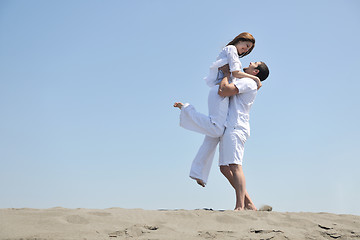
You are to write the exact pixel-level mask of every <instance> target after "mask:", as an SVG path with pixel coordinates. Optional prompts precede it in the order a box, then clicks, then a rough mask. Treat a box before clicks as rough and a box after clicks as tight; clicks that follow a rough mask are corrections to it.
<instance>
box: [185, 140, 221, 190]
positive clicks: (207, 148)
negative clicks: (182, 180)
mask: <svg viewBox="0 0 360 240" xmlns="http://www.w3.org/2000/svg"><path fill="white" fill-rule="evenodd" d="M219 141H220V139H219V138H212V137H209V136H205V138H204V141H203V144H202V145H201V147H200V148H199V151H198V153H197V154H196V156H195V158H194V160H193V162H192V165H191V170H190V177H191V178H192V179H195V180H196V181H197V183H198V184H199V185H201V186H203V187H205V184H206V183H207V180H208V177H209V174H210V169H211V165H212V162H213V159H214V154H215V150H216V146H217V144H218V143H219Z"/></svg>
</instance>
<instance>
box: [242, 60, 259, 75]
mask: <svg viewBox="0 0 360 240" xmlns="http://www.w3.org/2000/svg"><path fill="white" fill-rule="evenodd" d="M260 64H261V62H251V63H250V64H249V66H248V67H247V68H244V72H246V73H247V74H251V75H254V76H256V74H258V73H259V70H258V69H256V68H257V67H258V66H259V65H260Z"/></svg>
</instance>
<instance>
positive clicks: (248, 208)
mask: <svg viewBox="0 0 360 240" xmlns="http://www.w3.org/2000/svg"><path fill="white" fill-rule="evenodd" d="M245 210H252V211H257V208H256V207H255V206H254V205H253V204H250V203H249V204H248V205H247V206H246V207H245Z"/></svg>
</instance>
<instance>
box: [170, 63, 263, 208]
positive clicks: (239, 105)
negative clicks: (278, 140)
mask: <svg viewBox="0 0 360 240" xmlns="http://www.w3.org/2000/svg"><path fill="white" fill-rule="evenodd" d="M221 70H222V71H223V72H224V74H225V77H224V79H223V80H222V81H221V83H220V86H219V88H218V94H219V95H220V96H221V97H224V98H225V97H230V99H229V108H228V114H227V118H226V121H225V124H224V126H225V127H226V129H225V132H224V134H223V135H222V136H221V137H220V138H217V137H214V136H212V137H210V136H206V137H205V140H204V143H203V145H202V146H201V147H200V149H199V152H198V154H197V156H196V157H195V159H194V161H193V164H192V169H191V172H190V177H192V178H194V179H195V180H197V182H198V183H199V184H200V185H202V186H205V182H204V180H205V181H206V180H207V176H208V174H209V172H210V167H211V162H212V159H213V156H214V152H215V149H216V145H217V144H218V142H219V141H220V147H219V150H220V151H219V166H220V170H221V172H222V174H223V175H224V176H225V177H226V178H227V179H228V181H229V182H230V184H231V185H232V186H233V188H234V189H235V194H236V205H235V210H243V209H252V210H256V207H255V205H254V204H253V202H252V201H251V199H250V197H249V194H248V193H247V191H246V187H245V176H244V173H243V170H242V158H243V154H244V144H245V142H246V140H247V138H248V137H249V136H250V125H249V112H250V108H251V106H252V104H253V102H254V100H255V97H256V94H257V85H256V83H255V81H253V80H252V79H249V78H242V79H236V78H235V79H233V81H232V83H229V77H230V71H229V69H228V66H226V65H225V66H224V67H222V68H221ZM244 72H246V73H248V74H251V75H254V76H257V77H259V78H260V80H261V81H264V80H265V79H266V78H267V77H268V75H269V70H268V67H267V66H266V64H265V63H263V62H255V63H253V62H252V63H250V65H249V67H247V68H244ZM188 106H189V105H184V104H182V103H179V102H178V103H175V104H174V107H178V108H180V109H181V111H182V112H181V114H183V117H184V118H189V119H190V120H191V123H192V125H191V128H187V129H189V130H193V131H194V129H195V128H200V129H201V128H202V126H203V125H208V127H207V129H209V126H210V125H211V124H209V121H210V123H211V118H210V116H205V115H203V114H201V113H198V112H196V111H195V109H193V108H189V107H188ZM187 108H188V109H189V110H187ZM183 112H184V113H183ZM186 112H188V114H187V115H186ZM194 123H195V124H194ZM203 123H205V124H203ZM183 127H185V126H183ZM185 128H186V127H185ZM195 131H196V130H195ZM198 132H200V131H198Z"/></svg>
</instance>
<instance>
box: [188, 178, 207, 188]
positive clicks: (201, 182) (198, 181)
mask: <svg viewBox="0 0 360 240" xmlns="http://www.w3.org/2000/svg"><path fill="white" fill-rule="evenodd" d="M190 178H192V179H194V180H195V181H196V182H197V184H199V185H200V186H202V187H205V183H204V181H203V180H201V179H200V178H196V177H192V176H190Z"/></svg>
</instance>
